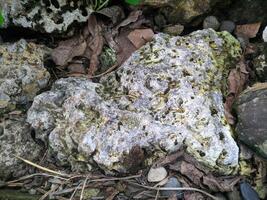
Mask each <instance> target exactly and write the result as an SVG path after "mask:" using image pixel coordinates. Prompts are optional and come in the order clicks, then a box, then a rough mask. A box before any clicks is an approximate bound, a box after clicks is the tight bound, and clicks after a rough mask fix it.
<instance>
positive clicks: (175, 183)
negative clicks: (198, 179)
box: [161, 177, 183, 199]
mask: <svg viewBox="0 0 267 200" xmlns="http://www.w3.org/2000/svg"><path fill="white" fill-rule="evenodd" d="M180 187H182V184H181V183H180V182H179V181H178V180H177V178H175V177H171V178H169V180H168V182H167V183H166V184H165V185H164V186H163V188H180ZM173 193H176V197H177V198H178V199H182V198H183V191H171V190H162V191H161V195H162V196H166V197H169V196H171V195H173Z"/></svg>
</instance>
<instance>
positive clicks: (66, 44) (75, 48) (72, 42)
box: [51, 36, 87, 66]
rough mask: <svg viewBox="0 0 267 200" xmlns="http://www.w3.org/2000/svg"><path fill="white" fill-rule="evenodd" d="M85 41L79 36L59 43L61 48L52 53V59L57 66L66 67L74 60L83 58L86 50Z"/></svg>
mask: <svg viewBox="0 0 267 200" xmlns="http://www.w3.org/2000/svg"><path fill="white" fill-rule="evenodd" d="M86 46H87V45H86V42H85V40H84V39H83V38H82V37H80V36H78V37H74V38H71V39H69V40H65V41H62V42H60V43H59V46H58V47H57V48H55V49H54V50H53V51H52V55H51V56H52V59H53V61H54V62H55V64H56V65H60V66H63V65H66V64H67V63H68V62H69V61H71V60H72V58H74V57H76V56H81V55H83V53H84V52H85V49H86Z"/></svg>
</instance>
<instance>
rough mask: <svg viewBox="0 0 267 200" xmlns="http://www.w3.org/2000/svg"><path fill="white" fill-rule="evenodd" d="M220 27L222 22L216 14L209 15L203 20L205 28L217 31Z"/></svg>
mask: <svg viewBox="0 0 267 200" xmlns="http://www.w3.org/2000/svg"><path fill="white" fill-rule="evenodd" d="M219 27H220V22H219V21H218V19H217V18H216V17H215V16H208V17H206V18H205V19H204V21H203V28H204V29H208V28H212V29H214V30H215V31H216V30H218V29H219Z"/></svg>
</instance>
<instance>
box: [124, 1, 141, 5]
mask: <svg viewBox="0 0 267 200" xmlns="http://www.w3.org/2000/svg"><path fill="white" fill-rule="evenodd" d="M125 2H126V3H128V4H131V5H134V6H136V5H138V4H139V3H140V2H141V0H125Z"/></svg>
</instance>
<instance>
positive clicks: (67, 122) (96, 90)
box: [27, 29, 240, 174]
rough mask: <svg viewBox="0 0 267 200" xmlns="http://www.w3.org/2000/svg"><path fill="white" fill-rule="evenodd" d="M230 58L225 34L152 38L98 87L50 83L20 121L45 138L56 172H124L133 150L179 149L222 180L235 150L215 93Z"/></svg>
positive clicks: (232, 50) (233, 50) (231, 42)
mask: <svg viewBox="0 0 267 200" xmlns="http://www.w3.org/2000/svg"><path fill="white" fill-rule="evenodd" d="M238 56H240V45H239V43H238V42H237V40H235V39H234V38H233V37H232V36H231V35H230V34H228V33H226V32H222V33H216V32H214V31H213V30H210V29H207V30H203V31H197V32H194V33H192V34H190V35H189V36H185V37H170V36H169V35H164V34H158V35H156V36H155V38H154V40H153V41H152V42H150V43H148V44H146V45H145V46H143V47H142V48H141V49H139V50H138V51H136V52H135V53H133V54H132V56H131V57H130V58H129V59H128V61H126V62H125V63H124V64H123V65H122V66H121V67H120V68H119V69H118V70H117V71H116V72H114V73H112V74H110V75H107V76H106V77H104V78H102V80H101V81H100V83H93V82H90V81H89V80H86V79H82V78H67V79H60V80H58V81H57V82H56V83H55V84H54V85H53V87H52V89H51V91H49V92H45V93H42V94H40V95H38V96H37V97H35V99H34V102H33V104H32V107H31V108H30V109H29V111H28V119H27V121H28V122H29V123H30V124H31V125H32V127H33V128H34V129H35V131H36V135H37V137H39V138H41V139H43V140H45V141H46V138H47V136H48V143H49V145H50V147H51V149H52V150H53V152H54V155H55V157H57V158H58V160H59V161H60V162H61V163H62V164H68V163H71V165H72V166H73V165H74V163H78V162H80V163H82V162H83V163H97V164H98V165H99V166H101V167H103V168H104V169H108V170H118V171H125V170H126V169H127V166H126V165H127V163H125V162H124V161H125V157H127V155H128V154H129V152H130V151H131V149H132V148H133V147H136V146H139V147H141V148H143V149H144V150H146V152H147V154H148V156H152V155H153V154H154V153H155V152H157V150H163V151H165V152H174V151H176V150H177V149H179V148H181V147H182V146H185V148H186V150H187V151H188V152H189V153H190V154H191V155H193V156H194V157H195V158H196V159H197V160H198V161H200V162H202V163H204V164H205V165H206V166H208V167H210V168H211V169H212V170H215V171H217V172H221V173H224V174H229V173H231V172H233V171H234V169H235V168H236V167H237V164H238V152H239V150H238V146H237V145H236V143H235V141H234V139H233V138H232V136H231V128H230V126H229V125H228V124H227V122H226V119H225V116H224V108H223V96H222V93H221V88H222V79H224V78H225V77H227V76H223V74H225V73H227V72H228V68H229V66H230V65H231V64H232V63H233V62H235V59H236V58H237V57H238ZM46 142H47V141H46ZM126 160H127V159H126Z"/></svg>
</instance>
